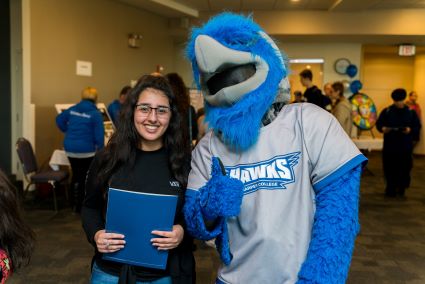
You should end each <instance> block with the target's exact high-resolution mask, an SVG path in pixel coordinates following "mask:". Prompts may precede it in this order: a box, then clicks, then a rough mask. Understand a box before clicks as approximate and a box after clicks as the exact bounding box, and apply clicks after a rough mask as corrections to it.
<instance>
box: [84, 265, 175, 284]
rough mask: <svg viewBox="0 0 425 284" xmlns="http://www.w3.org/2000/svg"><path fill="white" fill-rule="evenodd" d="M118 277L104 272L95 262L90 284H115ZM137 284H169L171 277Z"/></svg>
mask: <svg viewBox="0 0 425 284" xmlns="http://www.w3.org/2000/svg"><path fill="white" fill-rule="evenodd" d="M118 279H119V277H118V276H115V275H112V274H109V273H106V272H104V271H103V270H102V269H100V268H99V266H97V264H96V262H95V263H94V264H93V270H92V273H91V279H90V283H91V284H117V283H118ZM136 283H137V284H171V277H163V278H160V279H158V280H154V281H146V282H143V281H137V282H136Z"/></svg>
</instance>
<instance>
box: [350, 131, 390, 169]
mask: <svg viewBox="0 0 425 284" xmlns="http://www.w3.org/2000/svg"><path fill="white" fill-rule="evenodd" d="M352 140H353V142H354V144H356V146H357V148H359V150H360V151H361V152H362V153H363V154H364V155H365V156H367V152H371V151H372V150H378V151H382V148H383V147H384V139H382V138H374V137H370V136H360V137H358V138H353V139H352ZM364 170H365V171H366V172H368V173H370V174H371V175H373V176H374V175H375V174H374V173H373V172H372V171H371V170H370V169H369V168H368V167H367V166H366V167H365V168H364Z"/></svg>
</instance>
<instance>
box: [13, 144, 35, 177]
mask: <svg viewBox="0 0 425 284" xmlns="http://www.w3.org/2000/svg"><path fill="white" fill-rule="evenodd" d="M16 152H18V157H19V160H20V161H21V164H22V168H23V171H24V174H25V175H27V174H29V173H32V172H37V170H38V167H37V160H36V159H35V155H34V151H33V149H32V146H31V143H30V142H29V141H28V140H27V139H25V138H23V137H21V138H19V139H18V141H17V142H16Z"/></svg>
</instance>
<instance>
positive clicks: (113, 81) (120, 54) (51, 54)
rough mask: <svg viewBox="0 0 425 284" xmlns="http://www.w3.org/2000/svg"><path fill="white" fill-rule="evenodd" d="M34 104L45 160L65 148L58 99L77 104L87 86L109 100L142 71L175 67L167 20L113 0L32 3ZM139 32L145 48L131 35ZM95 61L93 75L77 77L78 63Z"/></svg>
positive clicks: (40, 153) (41, 154) (39, 0)
mask: <svg viewBox="0 0 425 284" xmlns="http://www.w3.org/2000/svg"><path fill="white" fill-rule="evenodd" d="M30 7H31V8H30V9H31V10H30V13H31V16H30V19H31V82H32V85H31V102H32V103H34V104H35V105H36V115H35V116H36V131H35V133H36V143H35V144H36V152H37V157H38V158H39V160H40V161H45V160H46V159H47V158H48V157H49V155H50V154H51V153H52V151H53V149H55V148H58V147H62V139H63V135H62V134H61V133H60V131H59V130H58V129H57V128H56V125H55V116H56V112H55V109H54V104H55V103H76V102H78V101H79V100H80V92H81V90H82V89H83V88H84V87H86V86H94V87H96V88H97V89H98V91H99V94H100V97H99V102H104V103H106V104H108V103H110V102H111V101H112V100H113V99H115V98H116V97H117V96H118V93H119V91H120V89H121V87H122V86H123V85H126V84H129V83H130V80H132V79H137V78H138V77H140V75H141V74H144V73H150V72H152V71H155V68H156V65H157V64H161V65H162V66H164V68H165V72H167V71H171V70H173V68H174V66H173V65H174V63H173V60H174V52H173V42H172V39H171V38H170V37H169V36H168V26H167V23H168V22H167V20H166V19H165V18H162V17H160V16H156V15H153V14H151V13H148V12H144V11H142V10H137V9H134V8H133V7H129V6H125V5H123V4H120V3H118V2H115V1H109V0H90V1H86V0H61V1H57V0H37V1H31V6H30ZM128 33H140V34H142V35H143V39H142V40H141V41H140V48H138V49H132V48H129V47H128V46H127V34H128ZM77 60H84V61H91V62H92V64H93V76H92V77H82V76H77V75H76V74H75V72H76V70H75V69H76V61H77Z"/></svg>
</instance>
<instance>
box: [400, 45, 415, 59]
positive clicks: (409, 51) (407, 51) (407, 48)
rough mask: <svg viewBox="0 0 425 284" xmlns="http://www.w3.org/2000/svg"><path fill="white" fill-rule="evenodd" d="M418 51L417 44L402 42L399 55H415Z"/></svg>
mask: <svg viewBox="0 0 425 284" xmlns="http://www.w3.org/2000/svg"><path fill="white" fill-rule="evenodd" d="M415 53H416V46H414V45H413V44H402V45H399V47H398V55H400V56H413V55H415Z"/></svg>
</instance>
